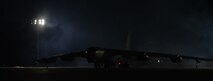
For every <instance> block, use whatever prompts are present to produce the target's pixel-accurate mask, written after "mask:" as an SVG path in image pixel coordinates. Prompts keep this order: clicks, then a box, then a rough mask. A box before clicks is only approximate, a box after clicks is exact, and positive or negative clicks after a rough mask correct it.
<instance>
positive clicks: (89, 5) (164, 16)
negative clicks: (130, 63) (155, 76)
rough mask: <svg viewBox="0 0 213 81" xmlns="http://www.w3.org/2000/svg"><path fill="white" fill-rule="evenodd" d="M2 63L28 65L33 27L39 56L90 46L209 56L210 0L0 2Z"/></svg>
mask: <svg viewBox="0 0 213 81" xmlns="http://www.w3.org/2000/svg"><path fill="white" fill-rule="evenodd" d="M0 4H1V20H2V22H1V23H2V24H1V32H0V35H1V39H0V43H1V53H0V66H1V65H33V63H32V60H34V59H36V50H37V47H36V46H37V36H36V33H37V32H38V31H37V30H36V28H35V27H36V26H34V25H33V24H31V21H32V20H34V19H36V18H38V17H43V18H45V19H46V21H47V24H46V25H45V28H43V29H42V31H39V33H40V39H39V41H40V43H39V45H40V57H48V56H52V55H55V54H58V53H69V52H76V51H81V50H84V49H86V48H87V47H90V46H98V47H106V48H115V49H125V44H126V37H127V33H128V31H131V32H132V48H131V49H132V50H138V51H153V52H161V53H172V54H177V53H178V54H182V55H190V56H201V57H209V58H211V57H213V32H212V31H213V10H212V9H213V6H212V2H211V1H210V0H138V1H134V0H129V1H127V0H111V1H110V0H88V1H87V0H76V1H74V0H67V1H63V0H58V1H54V0H41V1H39V0H29V1H20V0H19V1H18V0H15V1H11V0H6V1H2V2H1V3H0Z"/></svg>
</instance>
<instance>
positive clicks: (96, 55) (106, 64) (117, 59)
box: [36, 47, 213, 68]
mask: <svg viewBox="0 0 213 81" xmlns="http://www.w3.org/2000/svg"><path fill="white" fill-rule="evenodd" d="M75 57H83V58H86V59H87V61H88V62H89V63H94V66H95V68H129V62H128V60H129V59H130V60H138V61H149V58H150V57H165V58H170V59H171V61H172V62H173V63H181V62H182V60H183V59H191V60H195V62H196V64H197V63H200V61H201V60H203V61H213V59H210V58H200V57H193V56H184V55H179V54H176V55H175V54H165V53H155V52H139V51H128V50H118V49H109V48H100V47H90V48H87V49H86V50H84V51H81V52H74V53H69V54H61V55H55V56H51V57H48V58H41V59H38V60H37V61H36V62H37V63H45V64H48V63H54V62H56V61H57V60H58V59H60V60H62V61H73V60H74V58H75Z"/></svg>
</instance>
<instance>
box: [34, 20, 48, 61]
mask: <svg viewBox="0 0 213 81" xmlns="http://www.w3.org/2000/svg"><path fill="white" fill-rule="evenodd" d="M33 24H34V25H35V27H36V30H37V56H36V59H39V58H40V42H39V40H40V37H39V36H40V31H41V29H42V28H43V27H44V26H45V19H43V18H42V19H35V20H34V23H33Z"/></svg>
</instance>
